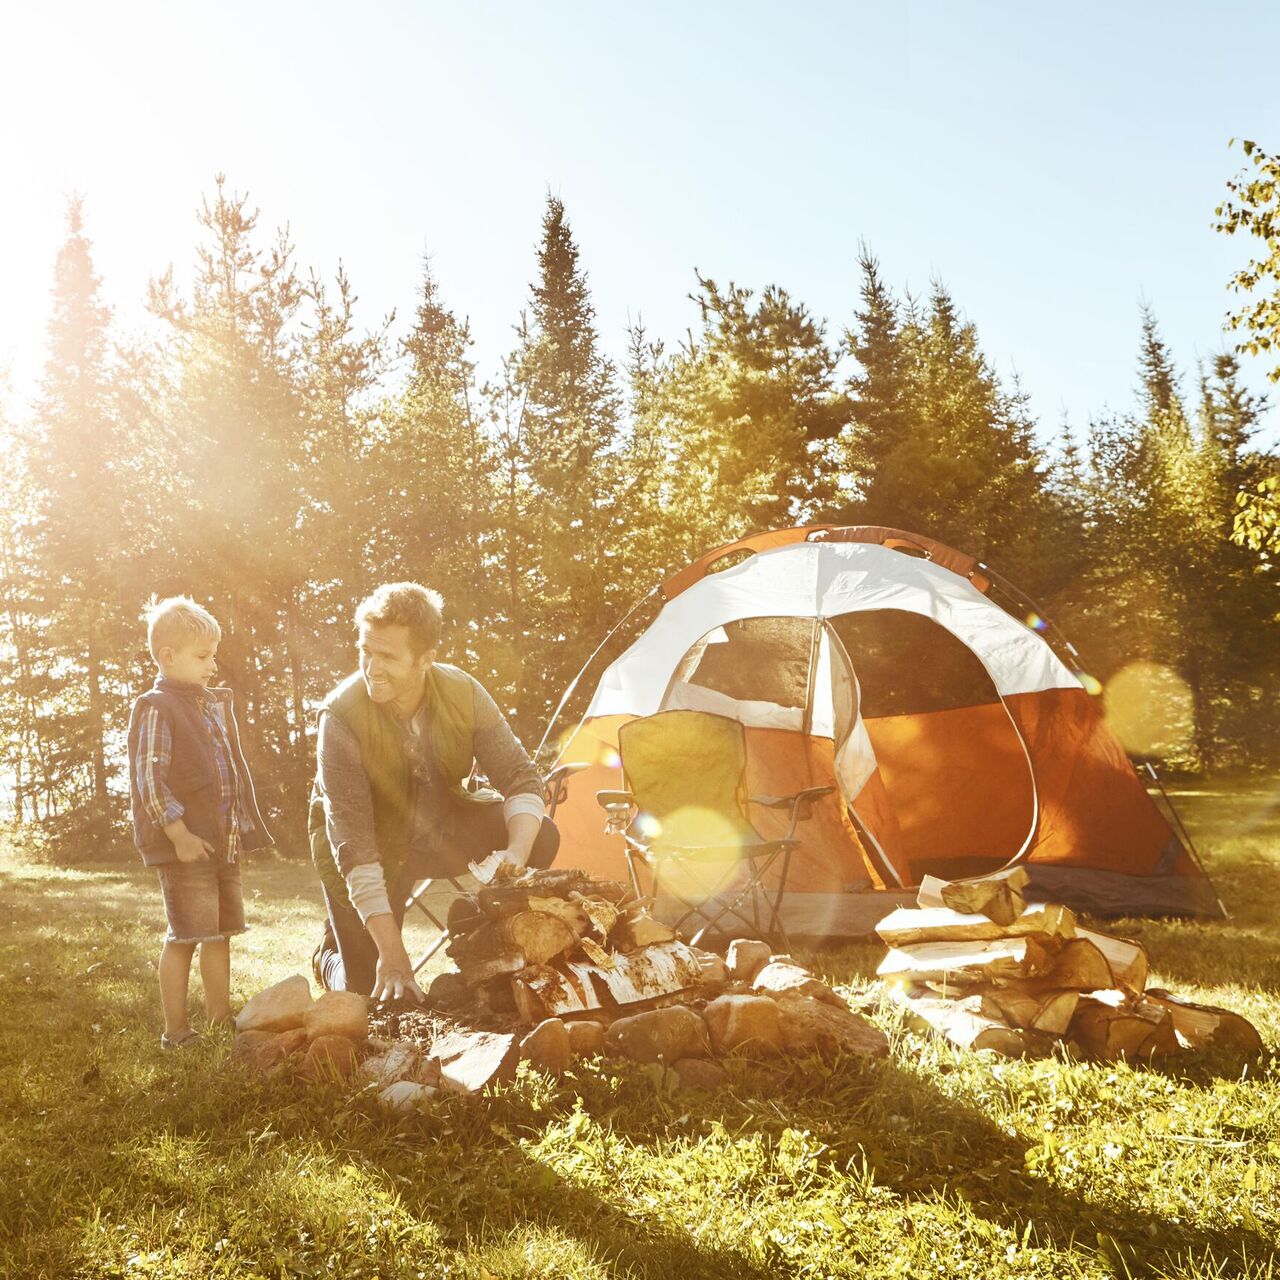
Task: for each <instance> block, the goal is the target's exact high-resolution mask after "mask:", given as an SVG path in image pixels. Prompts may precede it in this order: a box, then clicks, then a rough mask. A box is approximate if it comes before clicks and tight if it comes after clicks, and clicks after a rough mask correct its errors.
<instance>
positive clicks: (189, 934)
mask: <svg viewBox="0 0 1280 1280" xmlns="http://www.w3.org/2000/svg"><path fill="white" fill-rule="evenodd" d="M156 871H157V872H159V875H160V892H161V893H162V894H163V895H164V913H165V916H166V917H167V918H168V921H169V932H168V934H166V935H165V941H166V942H217V941H219V940H220V939H222V938H229V937H230V936H231V935H232V934H233V933H244V931H245V923H244V893H243V891H242V890H241V888H240V864H239V862H228V861H227V859H226V857H225V855H223V854H220V853H212V854H210V855H209V857H208V860H207V861H201V862H165V863H162V864H161V865H160V866H158V867H156Z"/></svg>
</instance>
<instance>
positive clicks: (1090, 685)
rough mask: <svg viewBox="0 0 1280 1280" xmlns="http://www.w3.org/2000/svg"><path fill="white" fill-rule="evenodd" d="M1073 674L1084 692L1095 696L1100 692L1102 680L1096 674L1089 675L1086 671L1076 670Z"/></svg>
mask: <svg viewBox="0 0 1280 1280" xmlns="http://www.w3.org/2000/svg"><path fill="white" fill-rule="evenodd" d="M1075 674H1076V679H1077V680H1079V681H1080V683H1081V684H1082V685H1083V686H1084V691H1085V692H1086V693H1091V694H1093V696H1094V697H1095V698H1096V697H1097V696H1098V694H1100V693H1101V692H1102V681H1101V680H1099V679H1098V677H1097V676H1091V675H1090V674H1089V673H1088V672H1087V671H1077V672H1076V673H1075Z"/></svg>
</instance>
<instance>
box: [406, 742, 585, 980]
mask: <svg viewBox="0 0 1280 1280" xmlns="http://www.w3.org/2000/svg"><path fill="white" fill-rule="evenodd" d="M586 767H587V766H586V764H585V763H584V764H562V765H558V766H557V767H556V768H554V769H552V770H551V772H550V773H549V774H547V780H546V783H545V784H544V785H543V788H542V800H543V803H544V804H545V805H546V807H547V817H549V818H554V817H555V816H556V809H557V808H558V807H559V806H560V805H561V804H563V803H564V801H565V800H566V799H568V796H569V779H570V778H571V777H572V776H573V775H574V774H575V773H578V772H580V771H581V770H583V769H585V768H586ZM445 887H448V888H450V889H452V890H453V892H454V893H455V894H464V893H466V892H467V890H466V888H465V887H464V886H463V885H462V884H461V883H460V882H459V880H458V877H457V876H433V877H428V878H427V879H426V880H419V881H418V883H417V884H416V885H415V886H414V889H413V892H412V893H411V894H410V895H409V897H408V899H407V900H406V902H405V904H404V910H405V914H406V915H408V914H409V911H410V910H411V909H412V908H414V907H417V909H418V910H419V911H421V912H422V914H423V915H424V916H426V917H427V920H428V922H429V923H430V924H431V926H432V927H433V928H435V929H438V930H439V936H438V937H436V938H435V939H434V941H433V942H432V943H431V945H430V946H429V947H428V948H427V949H426V950H425V951H424V952H423V953H422V957H421V958H420V959H419V960H418V962H417V964H415V965H414V966H413V971H414V973H415V974H416V973H417V972H418V970H419V969H421V968H422V967H423V965H425V964H426V963H427V961H428V960H430V959H431V957H432V956H434V955H435V954H436V952H437V951H439V950H440V948H441V947H443V946H444V944H445V943H446V942H447V941H448V940H449V926H448V923H447V921H445V920H442V919H441V918H440V917H439V916H438V915H436V913H435V911H434V910H433V909H432V907H431V905H430V903H428V901H427V895H428V894H430V893H431V891H432V889H433V888H434V889H435V891H436V892H437V893H439V892H440V890H441V889H443V888H445Z"/></svg>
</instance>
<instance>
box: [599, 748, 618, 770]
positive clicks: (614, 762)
mask: <svg viewBox="0 0 1280 1280" xmlns="http://www.w3.org/2000/svg"><path fill="white" fill-rule="evenodd" d="M600 763H601V764H602V765H604V767H605V768H606V769H619V768H621V767H622V757H621V756H620V755H619V754H618V753H617V752H616V751H615V750H614V749H613V748H612V747H605V749H604V750H603V751H602V752H601V753H600Z"/></svg>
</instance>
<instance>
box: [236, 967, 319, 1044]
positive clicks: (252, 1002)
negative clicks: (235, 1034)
mask: <svg viewBox="0 0 1280 1280" xmlns="http://www.w3.org/2000/svg"><path fill="white" fill-rule="evenodd" d="M312 1004H313V1001H312V999H311V984H310V983H309V982H308V981H307V980H306V978H304V977H303V976H302V975H301V974H299V973H295V974H294V975H293V976H292V977H289V978H285V979H284V981H283V982H277V983H275V984H274V985H273V986H270V987H264V988H263V990H261V991H259V992H258V994H257V995H255V996H251V997H250V999H249V1001H248V1002H247V1003H246V1004H245V1006H244V1008H243V1009H241V1010H240V1012H239V1013H238V1014H237V1015H236V1030H237V1031H290V1030H292V1029H293V1028H294V1027H300V1026H302V1020H303V1018H304V1017H305V1015H306V1012H307V1010H308V1009H310V1008H311V1005H312Z"/></svg>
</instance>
